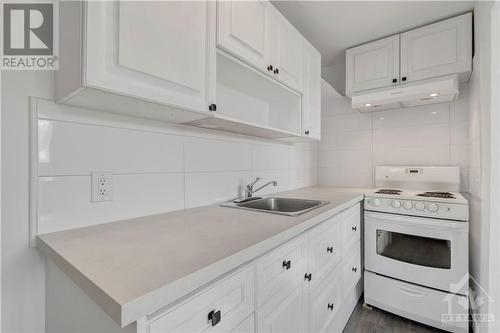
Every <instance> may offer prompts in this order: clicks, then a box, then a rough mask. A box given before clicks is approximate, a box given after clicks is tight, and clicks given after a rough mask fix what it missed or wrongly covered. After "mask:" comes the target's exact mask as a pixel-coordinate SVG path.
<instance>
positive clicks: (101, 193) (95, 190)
mask: <svg viewBox="0 0 500 333" xmlns="http://www.w3.org/2000/svg"><path fill="white" fill-rule="evenodd" d="M91 179H92V187H91V192H92V195H91V197H92V202H103V201H113V174H112V173H111V172H97V171H96V172H92V173H91Z"/></svg>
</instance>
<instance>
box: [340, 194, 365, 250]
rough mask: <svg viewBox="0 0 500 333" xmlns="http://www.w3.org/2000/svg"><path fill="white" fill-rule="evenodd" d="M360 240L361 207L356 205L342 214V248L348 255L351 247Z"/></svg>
mask: <svg viewBox="0 0 500 333" xmlns="http://www.w3.org/2000/svg"><path fill="white" fill-rule="evenodd" d="M360 238H361V207H360V204H357V205H355V206H353V207H351V208H349V209H347V210H346V211H344V212H343V213H342V247H343V251H342V252H343V253H344V254H346V253H348V251H349V250H348V249H349V248H350V247H351V245H352V244H353V243H354V242H356V241H359V240H360Z"/></svg>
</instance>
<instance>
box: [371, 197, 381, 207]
mask: <svg viewBox="0 0 500 333" xmlns="http://www.w3.org/2000/svg"><path fill="white" fill-rule="evenodd" d="M381 204H382V201H381V200H380V199H373V200H372V205H374V206H380V205H381Z"/></svg>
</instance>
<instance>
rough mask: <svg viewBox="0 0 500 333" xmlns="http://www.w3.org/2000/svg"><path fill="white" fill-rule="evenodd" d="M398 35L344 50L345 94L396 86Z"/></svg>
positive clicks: (397, 76) (397, 77)
mask: <svg viewBox="0 0 500 333" xmlns="http://www.w3.org/2000/svg"><path fill="white" fill-rule="evenodd" d="M398 79H399V35H396V36H391V37H387V38H384V39H380V40H378V41H375V42H372V43H368V44H364V45H361V46H357V47H354V48H351V49H348V50H346V93H347V95H348V96H350V95H351V93H352V92H356V91H361V90H368V89H374V88H381V87H387V86H391V85H396V84H397V83H398Z"/></svg>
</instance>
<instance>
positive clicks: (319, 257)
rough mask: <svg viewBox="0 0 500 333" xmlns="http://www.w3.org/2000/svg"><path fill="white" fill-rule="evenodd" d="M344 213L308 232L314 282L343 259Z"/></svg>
mask: <svg viewBox="0 0 500 333" xmlns="http://www.w3.org/2000/svg"><path fill="white" fill-rule="evenodd" d="M341 222H342V215H341V214H339V215H335V216H334V217H332V218H330V219H328V220H327V221H325V222H323V223H321V224H320V225H319V226H317V227H316V228H314V229H313V230H311V232H310V233H309V234H308V242H307V243H308V250H309V258H310V272H311V273H312V275H313V282H315V281H319V280H321V279H322V277H323V276H324V275H325V273H327V272H329V271H330V270H332V269H333V267H335V266H336V265H337V264H338V263H339V262H340V260H341V259H342V254H341V253H342V251H341V234H340V228H341Z"/></svg>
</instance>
